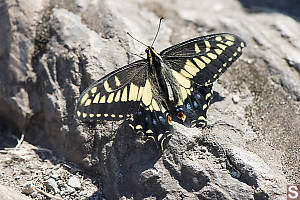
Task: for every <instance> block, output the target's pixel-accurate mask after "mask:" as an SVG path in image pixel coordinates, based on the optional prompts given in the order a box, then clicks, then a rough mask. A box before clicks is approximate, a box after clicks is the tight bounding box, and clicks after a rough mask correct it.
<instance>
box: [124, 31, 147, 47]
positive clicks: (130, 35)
mask: <svg viewBox="0 0 300 200" xmlns="http://www.w3.org/2000/svg"><path fill="white" fill-rule="evenodd" d="M127 35H129V36H130V37H131V38H132V39H134V40H135V41H137V42H139V43H141V44H142V45H144V46H146V47H148V45H145V44H144V43H143V42H141V41H139V40H138V39H136V38H135V37H133V36H132V35H131V34H130V33H128V32H127Z"/></svg>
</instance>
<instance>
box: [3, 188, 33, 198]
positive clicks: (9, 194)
mask: <svg viewBox="0 0 300 200" xmlns="http://www.w3.org/2000/svg"><path fill="white" fill-rule="evenodd" d="M0 196H1V199H7V200H20V199H23V200H30V199H31V198H29V197H27V196H26V195H24V194H22V193H20V192H19V191H17V190H15V189H13V188H10V187H7V186H4V185H0Z"/></svg>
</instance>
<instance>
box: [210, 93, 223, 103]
mask: <svg viewBox="0 0 300 200" xmlns="http://www.w3.org/2000/svg"><path fill="white" fill-rule="evenodd" d="M224 99H225V97H223V96H221V95H220V93H218V92H216V91H214V93H213V95H212V100H211V102H210V104H211V105H212V104H214V103H216V102H219V101H224Z"/></svg>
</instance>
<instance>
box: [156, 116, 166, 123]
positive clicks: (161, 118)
mask: <svg viewBox="0 0 300 200" xmlns="http://www.w3.org/2000/svg"><path fill="white" fill-rule="evenodd" d="M158 119H159V121H160V122H161V123H163V124H164V123H165V122H166V120H165V118H163V117H162V116H159V117H158Z"/></svg>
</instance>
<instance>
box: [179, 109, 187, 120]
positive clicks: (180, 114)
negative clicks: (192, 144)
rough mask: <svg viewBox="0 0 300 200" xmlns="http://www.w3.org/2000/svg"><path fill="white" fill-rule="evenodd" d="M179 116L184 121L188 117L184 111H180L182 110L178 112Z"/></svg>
mask: <svg viewBox="0 0 300 200" xmlns="http://www.w3.org/2000/svg"><path fill="white" fill-rule="evenodd" d="M177 117H178V118H179V119H181V120H182V121H184V120H185V118H186V115H185V114H184V113H183V112H182V111H180V112H178V113H177Z"/></svg>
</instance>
